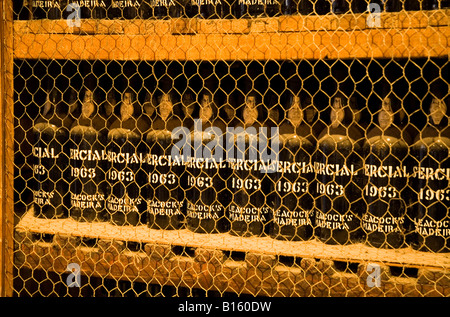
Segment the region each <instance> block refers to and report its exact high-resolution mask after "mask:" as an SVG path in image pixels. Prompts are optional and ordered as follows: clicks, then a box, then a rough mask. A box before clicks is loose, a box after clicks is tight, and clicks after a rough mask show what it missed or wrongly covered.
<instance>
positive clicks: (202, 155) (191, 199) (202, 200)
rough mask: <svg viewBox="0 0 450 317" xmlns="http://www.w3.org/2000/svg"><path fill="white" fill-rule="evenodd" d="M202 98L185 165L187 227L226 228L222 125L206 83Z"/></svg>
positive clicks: (207, 230)
mask: <svg viewBox="0 0 450 317" xmlns="http://www.w3.org/2000/svg"><path fill="white" fill-rule="evenodd" d="M201 98H202V99H201V101H200V112H199V119H197V120H195V122H194V126H193V128H192V130H191V135H190V144H191V147H192V150H193V152H192V157H191V159H190V160H189V161H188V162H187V165H186V172H187V190H186V203H187V214H186V227H187V228H188V229H189V230H191V231H194V232H199V233H219V232H224V231H226V229H227V221H226V218H225V206H226V204H227V202H228V201H229V199H230V198H229V195H228V191H227V189H226V183H225V180H224V174H226V173H225V171H224V170H225V169H227V164H226V161H225V150H224V147H223V142H221V140H222V138H223V135H224V132H225V125H223V124H222V123H221V122H220V121H219V120H216V118H217V106H216V104H215V102H214V98H213V95H212V94H211V92H210V89H208V88H206V87H205V89H204V92H203V93H202V97H201Z"/></svg>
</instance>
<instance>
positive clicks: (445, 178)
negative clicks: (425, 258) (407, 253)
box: [411, 97, 450, 252]
mask: <svg viewBox="0 0 450 317" xmlns="http://www.w3.org/2000/svg"><path fill="white" fill-rule="evenodd" d="M446 113H447V106H446V104H445V103H444V100H442V99H439V98H436V97H434V98H433V100H432V102H431V105H430V110H429V121H428V123H427V125H426V126H425V127H424V129H423V130H422V131H421V133H420V135H418V136H417V137H416V138H415V140H414V144H413V146H412V149H411V154H412V156H413V158H414V159H415V164H416V165H415V166H414V167H413V177H412V181H413V186H412V187H413V188H414V190H415V192H416V194H417V200H416V203H415V204H413V206H412V208H411V213H412V214H411V218H412V219H413V222H414V231H415V232H414V233H415V234H414V236H415V239H414V241H413V243H412V245H413V248H415V249H417V250H420V251H428V252H449V251H450V214H449V210H450V203H449V202H450V189H449V181H450V155H449V154H450V152H449V151H450V128H449V126H448V117H447V114H446Z"/></svg>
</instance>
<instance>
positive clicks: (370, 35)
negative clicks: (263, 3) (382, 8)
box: [14, 27, 450, 60]
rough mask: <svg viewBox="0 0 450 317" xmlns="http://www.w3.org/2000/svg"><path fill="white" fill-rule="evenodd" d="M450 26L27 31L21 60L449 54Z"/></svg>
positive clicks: (17, 43) (19, 47)
mask: <svg viewBox="0 0 450 317" xmlns="http://www.w3.org/2000/svg"><path fill="white" fill-rule="evenodd" d="M449 38H450V28H449V27H433V28H424V29H405V30H401V31H399V30H388V29H371V30H361V31H353V32H346V31H335V32H327V31H315V32H296V33H248V34H239V35H236V34H226V35H223V34H197V35H192V36H186V35H161V36H159V35H90V36H78V35H74V34H31V33H27V34H22V35H21V36H15V37H14V58H16V59H76V60H78V59H100V60H236V59H240V60H267V59H283V60H284V59H293V60H299V59H327V58H330V59H337V58H340V59H348V58H410V57H447V56H448V55H449V54H450V49H449V47H450V45H448V40H449Z"/></svg>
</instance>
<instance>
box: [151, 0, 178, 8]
mask: <svg viewBox="0 0 450 317" xmlns="http://www.w3.org/2000/svg"><path fill="white" fill-rule="evenodd" d="M175 5H176V4H175V1H174V0H151V1H150V6H151V7H171V6H175Z"/></svg>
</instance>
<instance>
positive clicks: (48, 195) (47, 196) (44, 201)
mask: <svg viewBox="0 0 450 317" xmlns="http://www.w3.org/2000/svg"><path fill="white" fill-rule="evenodd" d="M53 196H54V193H53V192H48V191H45V190H33V202H34V203H35V204H37V205H39V206H44V205H52V202H51V200H52V199H53Z"/></svg>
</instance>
